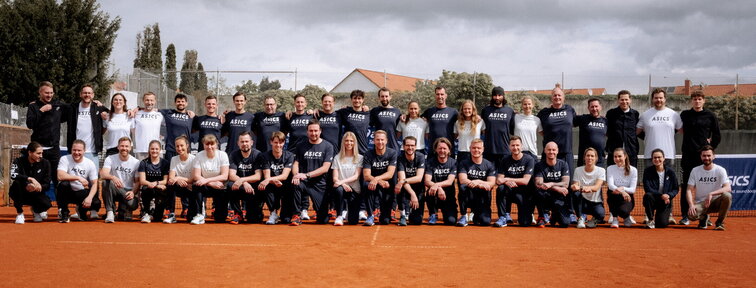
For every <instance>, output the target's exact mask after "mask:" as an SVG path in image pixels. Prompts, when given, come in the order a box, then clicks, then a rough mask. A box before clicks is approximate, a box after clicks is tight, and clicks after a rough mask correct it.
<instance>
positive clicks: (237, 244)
mask: <svg viewBox="0 0 756 288" xmlns="http://www.w3.org/2000/svg"><path fill="white" fill-rule="evenodd" d="M56 242H57V243H61V244H99V245H144V246H149V245H158V246H159V245H165V246H221V247H223V246H225V247H305V246H307V245H304V244H263V243H202V242H124V241H56Z"/></svg>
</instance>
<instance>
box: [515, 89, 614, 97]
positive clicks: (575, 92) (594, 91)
mask: <svg viewBox="0 0 756 288" xmlns="http://www.w3.org/2000/svg"><path fill="white" fill-rule="evenodd" d="M563 91H564V95H565V96H570V95H591V96H601V95H604V94H605V93H606V88H580V89H563ZM515 92H525V93H528V94H535V95H551V89H549V90H518V91H506V92H504V93H506V94H509V93H515Z"/></svg>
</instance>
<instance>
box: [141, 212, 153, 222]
mask: <svg viewBox="0 0 756 288" xmlns="http://www.w3.org/2000/svg"><path fill="white" fill-rule="evenodd" d="M150 222H152V215H150V214H144V215H143V216H142V223H144V224H149V223H150Z"/></svg>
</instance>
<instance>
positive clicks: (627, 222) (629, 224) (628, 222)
mask: <svg viewBox="0 0 756 288" xmlns="http://www.w3.org/2000/svg"><path fill="white" fill-rule="evenodd" d="M624 224H625V227H632V226H633V224H635V221H634V220H633V217H627V218H625V223H624Z"/></svg>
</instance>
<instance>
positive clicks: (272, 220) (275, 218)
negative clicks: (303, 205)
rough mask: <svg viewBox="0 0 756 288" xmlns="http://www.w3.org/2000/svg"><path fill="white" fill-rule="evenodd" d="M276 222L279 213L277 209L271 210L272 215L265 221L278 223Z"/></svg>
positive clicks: (272, 223) (271, 223)
mask: <svg viewBox="0 0 756 288" xmlns="http://www.w3.org/2000/svg"><path fill="white" fill-rule="evenodd" d="M276 223H278V213H276V211H273V212H270V216H269V217H268V221H267V222H265V224H268V225H276Z"/></svg>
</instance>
